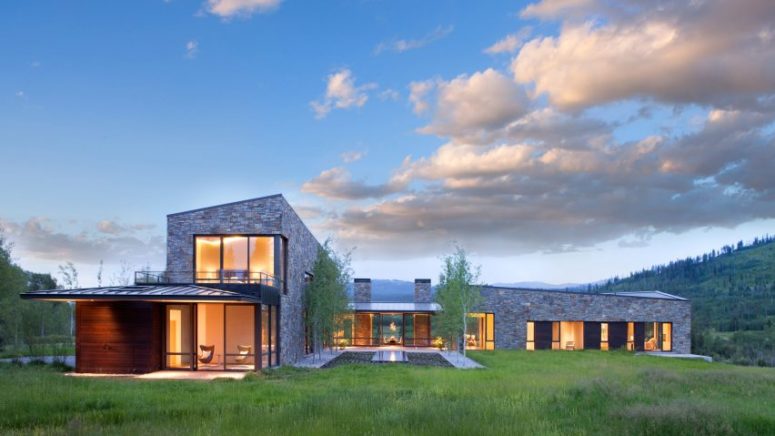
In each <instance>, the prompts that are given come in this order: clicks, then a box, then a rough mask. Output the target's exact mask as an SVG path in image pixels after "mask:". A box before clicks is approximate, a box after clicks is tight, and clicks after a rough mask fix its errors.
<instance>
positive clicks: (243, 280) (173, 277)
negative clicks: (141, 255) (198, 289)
mask: <svg viewBox="0 0 775 436" xmlns="http://www.w3.org/2000/svg"><path fill="white" fill-rule="evenodd" d="M182 283H186V284H189V283H201V284H208V283H209V284H214V283H217V284H246V285H264V286H272V287H274V288H277V289H282V288H283V282H282V280H280V279H278V278H277V277H275V276H273V275H271V274H267V273H265V272H260V271H247V270H225V269H224V270H218V271H135V284H136V285H161V284H182Z"/></svg>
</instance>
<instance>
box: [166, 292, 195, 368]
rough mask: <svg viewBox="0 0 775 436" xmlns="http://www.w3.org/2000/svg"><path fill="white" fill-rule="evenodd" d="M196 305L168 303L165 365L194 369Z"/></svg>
mask: <svg viewBox="0 0 775 436" xmlns="http://www.w3.org/2000/svg"><path fill="white" fill-rule="evenodd" d="M193 308H194V305H193V304H168V305H167V306H166V308H165V314H164V324H165V329H164V339H165V349H164V350H165V352H164V366H165V367H166V368H170V369H194V362H195V361H196V359H195V353H194V316H193V315H194V310H193Z"/></svg>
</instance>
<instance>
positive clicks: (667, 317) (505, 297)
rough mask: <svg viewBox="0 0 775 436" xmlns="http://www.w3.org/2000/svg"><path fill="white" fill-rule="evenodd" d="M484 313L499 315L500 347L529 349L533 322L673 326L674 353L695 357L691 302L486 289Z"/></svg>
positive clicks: (483, 294)
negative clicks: (528, 325)
mask: <svg viewBox="0 0 775 436" xmlns="http://www.w3.org/2000/svg"><path fill="white" fill-rule="evenodd" d="M482 296H483V297H484V300H485V301H484V303H483V304H482V305H481V306H480V307H479V309H478V311H480V312H492V313H494V314H495V318H494V321H495V348H500V349H508V348H511V349H514V348H516V349H522V350H524V349H525V345H526V344H525V343H526V339H527V322H528V321H600V322H615V321H627V322H654V321H656V322H672V323H673V351H674V352H676V353H690V352H691V316H692V315H691V303H690V302H689V301H687V300H671V299H659V298H643V297H632V296H618V295H605V294H588V293H583V292H559V291H540V290H532V289H512V288H498V287H491V286H484V287H483V288H482Z"/></svg>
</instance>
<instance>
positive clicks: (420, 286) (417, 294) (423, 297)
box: [414, 279, 433, 303]
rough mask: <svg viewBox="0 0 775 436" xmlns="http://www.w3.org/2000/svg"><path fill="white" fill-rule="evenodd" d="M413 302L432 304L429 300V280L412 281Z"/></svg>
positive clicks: (430, 299) (431, 300)
mask: <svg viewBox="0 0 775 436" xmlns="http://www.w3.org/2000/svg"><path fill="white" fill-rule="evenodd" d="M414 302H415V303H432V302H433V299H432V298H431V279H414Z"/></svg>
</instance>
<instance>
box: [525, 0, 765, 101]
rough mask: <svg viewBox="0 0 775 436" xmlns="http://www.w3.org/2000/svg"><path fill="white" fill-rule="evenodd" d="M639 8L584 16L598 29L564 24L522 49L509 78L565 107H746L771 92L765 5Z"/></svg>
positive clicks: (754, 0)
mask: <svg viewBox="0 0 775 436" xmlns="http://www.w3.org/2000/svg"><path fill="white" fill-rule="evenodd" d="M550 3H552V4H554V3H558V2H543V3H540V5H548V4H550ZM560 3H566V2H560ZM587 3H588V2H585V3H584V4H585V5H586V6H589V5H588V4H587ZM639 6H640V7H635V6H633V8H635V12H634V13H628V12H629V11H628V10H627V8H626V5H625V6H622V7H621V10H615V11H613V12H611V11H608V12H607V11H606V10H605V9H600V10H599V11H598V10H590V11H588V13H589V14H590V15H592V16H594V14H595V13H605V14H607V15H606V17H607V20H606V21H604V24H602V25H598V24H595V23H596V21H588V22H586V23H573V22H566V23H565V25H564V26H563V27H562V30H561V32H560V34H559V35H558V36H556V37H544V38H536V39H533V40H531V41H529V42H527V43H525V45H524V46H523V47H522V49H521V50H520V52H519V55H518V56H517V57H516V58H515V59H514V62H513V64H512V69H513V73H514V77H515V79H516V80H517V81H518V82H520V83H524V84H528V85H532V86H534V88H535V94H536V95H540V94H546V95H547V96H548V97H549V100H550V101H551V103H552V104H554V105H557V106H559V107H561V108H564V109H581V108H585V107H589V106H594V105H597V104H601V103H606V102H611V101H618V100H625V99H631V98H646V99H653V100H657V101H661V102H667V103H678V104H686V103H698V104H703V105H716V106H725V105H731V104H734V105H745V106H752V105H756V104H757V99H760V98H761V97H762V96H763V95H772V94H773V93H775V74H773V71H775V46H773V45H772V44H768V43H766V42H764V41H763V40H762V38H761V37H760V36H759V34H760V33H761V31H762V29H770V28H771V26H772V24H771V23H773V22H775V8H773V7H772V2H771V1H770V0H740V1H736V2H728V1H721V0H708V1H705V2H693V3H686V2H664V4H662V3H660V7H659V8H656V7H655V8H648V7H647V6H648V5H644V4H639ZM531 10H532V11H533V12H532V13H535V9H530V7H528V9H526V11H531ZM547 14H548V13H547ZM550 15H551V14H550ZM719 29H723V31H720V30H719ZM765 33H766V32H765Z"/></svg>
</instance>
